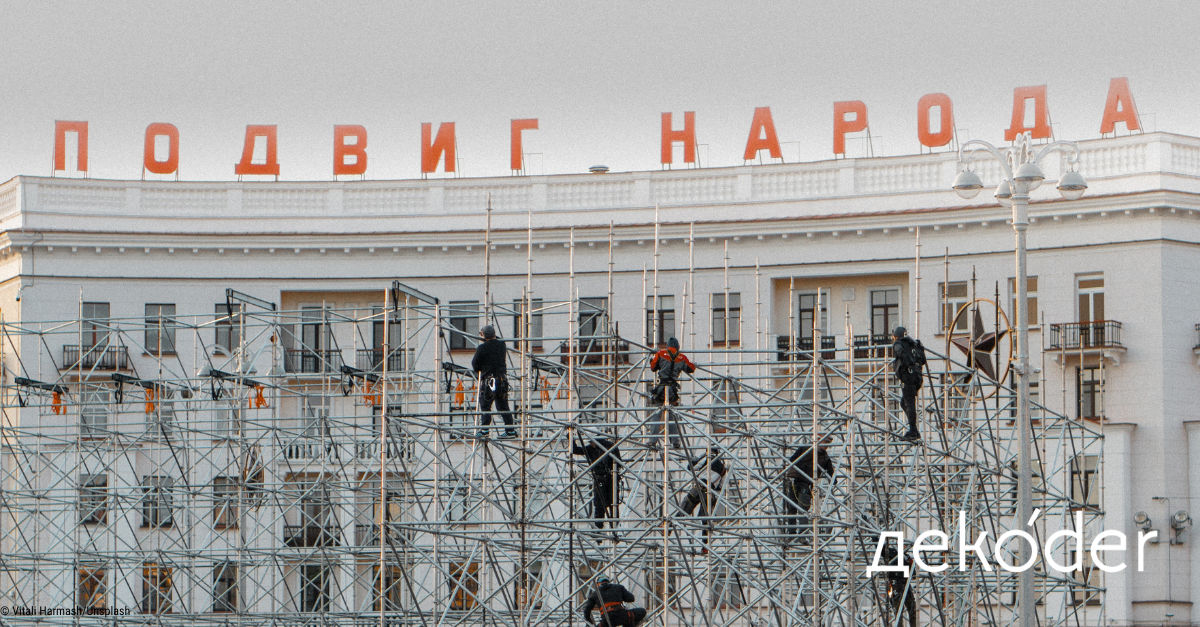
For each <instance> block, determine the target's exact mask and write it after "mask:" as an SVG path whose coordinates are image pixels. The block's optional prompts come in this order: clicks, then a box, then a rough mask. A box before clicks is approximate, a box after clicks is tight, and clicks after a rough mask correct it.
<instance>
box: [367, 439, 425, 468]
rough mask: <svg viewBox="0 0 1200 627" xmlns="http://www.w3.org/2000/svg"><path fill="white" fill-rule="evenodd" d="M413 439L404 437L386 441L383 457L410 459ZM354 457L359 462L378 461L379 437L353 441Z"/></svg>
mask: <svg viewBox="0 0 1200 627" xmlns="http://www.w3.org/2000/svg"><path fill="white" fill-rule="evenodd" d="M412 454H413V440H412V439H411V438H408V437H405V438H400V439H396V438H393V439H391V440H389V441H388V443H387V448H386V449H384V458H385V459H412ZM354 457H355V458H357V459H358V460H359V461H361V462H370V461H372V460H374V461H379V439H378V438H376V439H375V440H369V441H366V442H355V443H354Z"/></svg>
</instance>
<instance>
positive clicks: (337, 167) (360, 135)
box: [333, 124, 367, 176]
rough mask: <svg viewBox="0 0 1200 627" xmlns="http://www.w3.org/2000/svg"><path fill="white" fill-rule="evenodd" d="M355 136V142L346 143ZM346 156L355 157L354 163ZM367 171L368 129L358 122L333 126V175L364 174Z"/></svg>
mask: <svg viewBox="0 0 1200 627" xmlns="http://www.w3.org/2000/svg"><path fill="white" fill-rule="evenodd" d="M348 137H353V138H354V143H353V144H348V143H346V138H348ZM346 157H354V161H353V162H352V163H347V162H346ZM366 171H367V129H366V128H365V127H363V126H359V125H357V124H341V125H336V126H334V127H333V175H334V176H338V175H339V174H362V173H364V172H366Z"/></svg>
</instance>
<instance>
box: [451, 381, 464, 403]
mask: <svg viewBox="0 0 1200 627" xmlns="http://www.w3.org/2000/svg"><path fill="white" fill-rule="evenodd" d="M466 398H467V396H466V394H464V393H463V384H462V379H459V380H458V385H456V386H454V404H455V405H458V406H459V407H462V405H463V403H464V402H466Z"/></svg>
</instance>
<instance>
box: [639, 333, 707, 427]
mask: <svg viewBox="0 0 1200 627" xmlns="http://www.w3.org/2000/svg"><path fill="white" fill-rule="evenodd" d="M650 369H651V370H653V371H654V374H655V378H656V380H655V382H654V387H653V388H651V390H650V404H651V405H653V406H655V407H662V411H661V413H660V414H659V417H660V418H661V420H659V421H658V422H655V423H652V424H651V427H650V429H651V431H650V433H651V434H654V435H657V434H660V433H662V432H663V426H664V425H665V424H666V423H667V422H670V425H669V426H668V427H667V429H668V433H670V436H671V447H672V448H683V441H682V438H680V436H679V423H678V422H677V421H676V420H675V419H674V417H673V416H671V415H670V412H668V411H667V408H666V407H664V403H667V402H669V403H670V405H671V407H676V406H678V405H679V377H680V376H681V375H683V374H684V373H687V374H691V373H693V372H695V371H696V366H695V364H693V363H692V362H691V361H690V360H688V358H687V356H686V355H684V354H683V353H681V352H679V340H677V339H675V338H670V339H668V340H667V347H666V348H664V349H662V350H660V351H658V352H657V353H655V354H654V357H652V358H651V359H650Z"/></svg>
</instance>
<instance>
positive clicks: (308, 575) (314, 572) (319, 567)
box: [300, 564, 333, 612]
mask: <svg viewBox="0 0 1200 627" xmlns="http://www.w3.org/2000/svg"><path fill="white" fill-rule="evenodd" d="M330 571H331V569H330V567H329V566H327V565H325V564H304V565H302V566H301V567H300V611H301V612H327V611H329V582H330V580H331V579H332V578H333V573H332V572H330Z"/></svg>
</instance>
